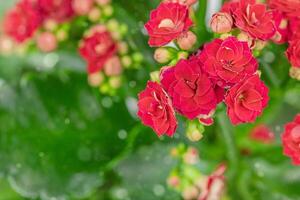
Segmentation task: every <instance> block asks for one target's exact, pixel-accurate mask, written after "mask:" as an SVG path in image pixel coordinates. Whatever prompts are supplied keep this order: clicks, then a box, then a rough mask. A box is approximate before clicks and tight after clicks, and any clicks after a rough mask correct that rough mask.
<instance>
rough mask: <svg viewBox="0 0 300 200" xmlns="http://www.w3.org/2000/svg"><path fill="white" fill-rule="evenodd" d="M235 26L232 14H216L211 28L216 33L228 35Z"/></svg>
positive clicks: (211, 22)
mask: <svg viewBox="0 0 300 200" xmlns="http://www.w3.org/2000/svg"><path fill="white" fill-rule="evenodd" d="M232 26H233V19H232V17H231V15H230V14H228V13H225V12H218V13H216V14H214V15H213V16H212V18H211V21H210V28H211V30H212V31H213V32H215V33H220V34H221V33H228V32H230V31H231V29H232Z"/></svg>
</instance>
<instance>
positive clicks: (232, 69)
mask: <svg viewBox="0 0 300 200" xmlns="http://www.w3.org/2000/svg"><path fill="white" fill-rule="evenodd" d="M199 60H200V62H202V63H203V70H204V71H205V72H207V74H208V75H209V77H210V78H212V79H213V80H214V82H215V83H217V85H219V86H220V87H223V88H224V87H227V86H232V85H234V84H235V83H238V82H240V81H241V80H242V79H244V78H246V77H249V76H251V75H253V74H254V73H255V72H256V70H257V68H258V63H257V61H256V59H255V58H254V57H253V55H252V52H251V50H250V48H249V46H248V44H247V43H246V42H241V41H238V40H237V39H236V38H235V37H229V38H227V39H226V40H224V41H223V40H221V39H216V40H214V41H213V42H211V43H209V44H206V45H205V46H204V49H203V51H202V52H200V54H199Z"/></svg>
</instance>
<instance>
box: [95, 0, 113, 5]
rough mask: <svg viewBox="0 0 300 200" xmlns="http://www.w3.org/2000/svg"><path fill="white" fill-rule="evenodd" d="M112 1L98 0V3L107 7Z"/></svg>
mask: <svg viewBox="0 0 300 200" xmlns="http://www.w3.org/2000/svg"><path fill="white" fill-rule="evenodd" d="M110 2H111V0H96V3H97V4H98V5H100V6H105V5H108V4H110Z"/></svg>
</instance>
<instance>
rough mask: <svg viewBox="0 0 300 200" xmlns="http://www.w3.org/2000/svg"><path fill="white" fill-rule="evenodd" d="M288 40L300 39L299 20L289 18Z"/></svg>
mask: <svg viewBox="0 0 300 200" xmlns="http://www.w3.org/2000/svg"><path fill="white" fill-rule="evenodd" d="M288 30H289V31H288V40H289V41H291V40H294V39H297V38H298V39H299V38H300V19H298V18H290V19H289V23H288Z"/></svg>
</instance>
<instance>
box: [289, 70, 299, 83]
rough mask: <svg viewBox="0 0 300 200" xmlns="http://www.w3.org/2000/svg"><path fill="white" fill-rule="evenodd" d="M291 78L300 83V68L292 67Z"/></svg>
mask: <svg viewBox="0 0 300 200" xmlns="http://www.w3.org/2000/svg"><path fill="white" fill-rule="evenodd" d="M290 77H292V78H293V79H296V80H299V81H300V68H299V67H291V69H290Z"/></svg>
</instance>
